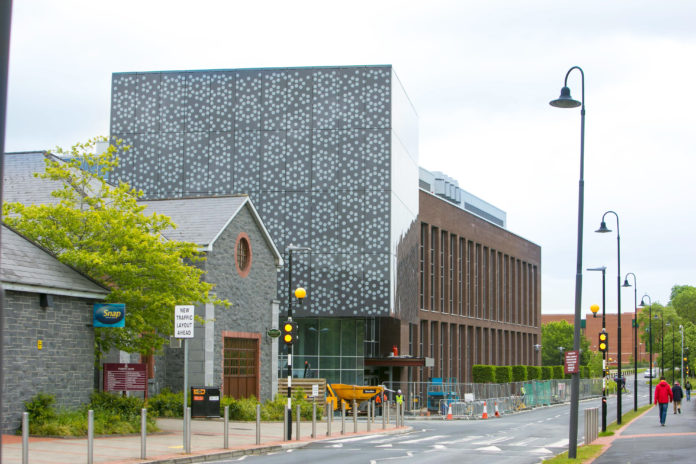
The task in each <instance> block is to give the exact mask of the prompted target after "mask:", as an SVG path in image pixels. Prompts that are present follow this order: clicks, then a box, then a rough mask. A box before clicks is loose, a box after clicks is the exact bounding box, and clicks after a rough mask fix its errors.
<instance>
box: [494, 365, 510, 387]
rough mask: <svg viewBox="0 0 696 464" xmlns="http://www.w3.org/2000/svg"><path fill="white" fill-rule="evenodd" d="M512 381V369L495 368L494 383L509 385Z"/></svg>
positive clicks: (504, 367)
mask: <svg viewBox="0 0 696 464" xmlns="http://www.w3.org/2000/svg"><path fill="white" fill-rule="evenodd" d="M511 381H512V367H510V366H495V383H510V382H511Z"/></svg>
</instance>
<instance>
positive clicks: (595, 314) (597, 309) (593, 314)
mask: <svg viewBox="0 0 696 464" xmlns="http://www.w3.org/2000/svg"><path fill="white" fill-rule="evenodd" d="M590 311H592V317H597V311H599V305H596V304H593V305H592V306H590Z"/></svg>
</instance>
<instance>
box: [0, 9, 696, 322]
mask: <svg viewBox="0 0 696 464" xmlns="http://www.w3.org/2000/svg"><path fill="white" fill-rule="evenodd" d="M695 21H696V2H693V1H690V0H684V1H676V0H660V1H657V0H655V1H640V0H631V1H628V0H624V1H606V0H597V1H595V0H584V1H582V2H577V1H573V2H570V1H560V0H548V1H542V0H537V1H534V0H526V1H518V0H486V1H483V0H482V1H435V0H429V1H427V2H424V1H420V2H409V1H404V0H401V1H381V0H371V1H362V0H351V1H349V2H332V1H326V0H323V1H316V2H307V1H301V0H294V1H287V0H285V1H272V0H265V1H231V0H230V1H222V0H219V1H212V0H210V1H208V0H197V1H195V2H194V1H190V0H189V1H176V0H151V1H148V0H118V1H115V0H114V1H112V0H99V1H95V0H61V1H50V0H15V1H14V12H13V23H12V42H11V52H10V81H9V101H8V115H7V140H6V149H7V151H28V150H38V149H47V148H53V147H55V146H57V145H60V146H63V147H69V146H70V145H72V144H73V143H75V142H78V141H84V140H86V139H87V138H89V137H92V136H95V135H107V134H108V131H109V110H110V85H111V74H112V73H113V72H125V71H157V70H188V69H227V68H230V69H231V68H249V67H282V66H333V65H366V64H391V65H393V66H394V69H395V71H396V73H397V75H398V76H399V79H400V80H401V82H402V84H403V86H404V87H405V89H406V92H407V93H408V95H409V97H410V98H411V101H412V102H413V104H414V106H415V108H416V111H417V112H418V115H419V122H420V134H419V136H420V153H419V159H420V165H421V166H422V167H424V168H426V169H429V170H432V171H443V172H445V173H446V174H447V175H449V176H450V177H453V178H455V179H457V180H458V181H459V186H460V187H461V188H463V189H464V190H467V191H468V192H470V193H472V194H474V195H476V196H478V197H480V198H482V199H484V200H486V201H488V202H490V203H492V204H494V205H495V206H497V207H499V208H501V209H503V210H504V211H506V213H507V218H508V229H509V230H510V231H511V232H513V233H515V234H518V235H520V236H522V237H524V238H526V239H528V240H530V241H532V242H534V243H536V244H538V245H540V246H541V248H542V311H543V312H544V313H559V312H564V313H572V311H573V306H574V288H575V268H576V245H577V217H578V179H579V165H580V155H579V154H580V111H579V109H565V110H562V109H557V108H553V107H551V106H549V104H548V102H549V101H550V100H552V99H554V98H556V97H558V95H559V92H560V88H561V87H562V86H563V79H564V77H565V74H566V72H567V71H568V69H570V67H572V66H574V65H577V66H580V67H582V68H583V70H584V72H585V104H586V108H587V115H586V119H587V121H586V135H585V227H584V231H585V232H584V234H585V240H584V256H583V268H586V267H593V266H601V265H605V266H607V279H606V280H607V282H606V283H607V312H608V313H615V312H616V307H617V301H616V300H617V298H616V281H617V259H616V251H617V247H616V221H615V218H614V217H613V216H610V217H608V218H607V225H608V226H609V227H610V228H611V229H612V230H613V231H614V232H613V233H612V234H595V233H594V231H595V230H596V229H597V228H598V226H599V223H600V220H601V217H602V214H603V213H604V212H605V211H607V210H613V211H616V213H618V215H619V218H620V231H621V274H622V275H621V281H622V282H623V278H624V276H625V275H626V273H628V272H633V273H635V275H636V276H637V280H638V301H639V302H640V299H641V296H642V295H643V294H644V293H648V294H649V295H650V296H651V297H652V300H653V301H654V302H658V301H659V302H660V303H663V304H666V303H667V302H668V300H669V294H670V289H671V287H672V286H673V285H675V284H678V285H685V284H688V285H695V284H696V282H695V281H696V246H695V245H694V243H693V239H694V235H695V234H694V230H695V229H696V216H695V215H694V207H693V201H694V199H695V198H696V195H695V194H694V193H695V192H696V187H695V182H694V179H695V178H696V161H695V157H694V132H695V131H696V105H695V103H696V84H695V83H694V79H695V77H696V28H694V26H693V24H694V22H695ZM569 86H570V88H571V91H572V93H573V96H574V97H575V98H577V99H580V97H581V79H580V74H579V73H578V72H576V71H573V73H571V75H570V78H569ZM601 285H602V284H601V273H599V272H585V273H584V277H583V300H582V308H583V313H585V312H588V311H589V307H590V305H591V304H593V303H597V304H601V288H602V287H601ZM622 300H623V303H622V309H623V311H632V310H633V289H628V290H623V292H622Z"/></svg>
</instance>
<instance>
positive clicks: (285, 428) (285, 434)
mask: <svg viewBox="0 0 696 464" xmlns="http://www.w3.org/2000/svg"><path fill="white" fill-rule="evenodd" d="M283 441H288V408H283Z"/></svg>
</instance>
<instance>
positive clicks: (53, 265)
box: [0, 225, 109, 433]
mask: <svg viewBox="0 0 696 464" xmlns="http://www.w3.org/2000/svg"><path fill="white" fill-rule="evenodd" d="M1 252H2V258H1V262H2V267H1V268H0V278H1V279H2V288H3V290H4V302H3V308H4V319H3V321H2V323H3V327H2V330H3V337H4V346H3V347H2V349H3V364H2V370H3V384H2V385H1V386H0V387H2V392H3V402H2V417H3V422H2V431H1V432H2V433H14V432H15V431H16V430H17V428H18V427H19V426H20V425H21V418H22V412H24V410H25V409H24V402H25V401H29V400H30V399H31V398H32V397H34V396H35V395H36V394H38V393H47V394H51V395H54V396H55V398H56V406H59V407H76V406H78V405H80V404H82V403H86V402H88V401H89V398H90V394H91V393H92V392H93V391H94V381H95V377H94V360H95V358H94V329H93V328H92V306H93V304H94V303H97V302H100V301H102V300H104V298H105V297H106V295H108V293H109V290H108V289H106V288H104V287H102V286H101V285H100V284H98V283H97V282H95V281H93V280H91V279H90V278H89V277H87V276H85V275H83V274H81V273H80V272H78V271H76V270H75V269H73V268H71V267H69V266H66V265H65V264H62V263H61V262H60V261H58V259H56V258H55V257H54V256H53V255H52V254H50V253H49V252H48V251H46V250H44V249H43V248H41V247H40V246H38V245H36V244H35V243H33V242H31V241H29V240H28V239H26V238H25V237H24V236H22V235H20V234H19V233H17V232H15V231H14V230H12V229H10V228H9V227H6V226H4V225H3V226H2V247H1Z"/></svg>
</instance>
